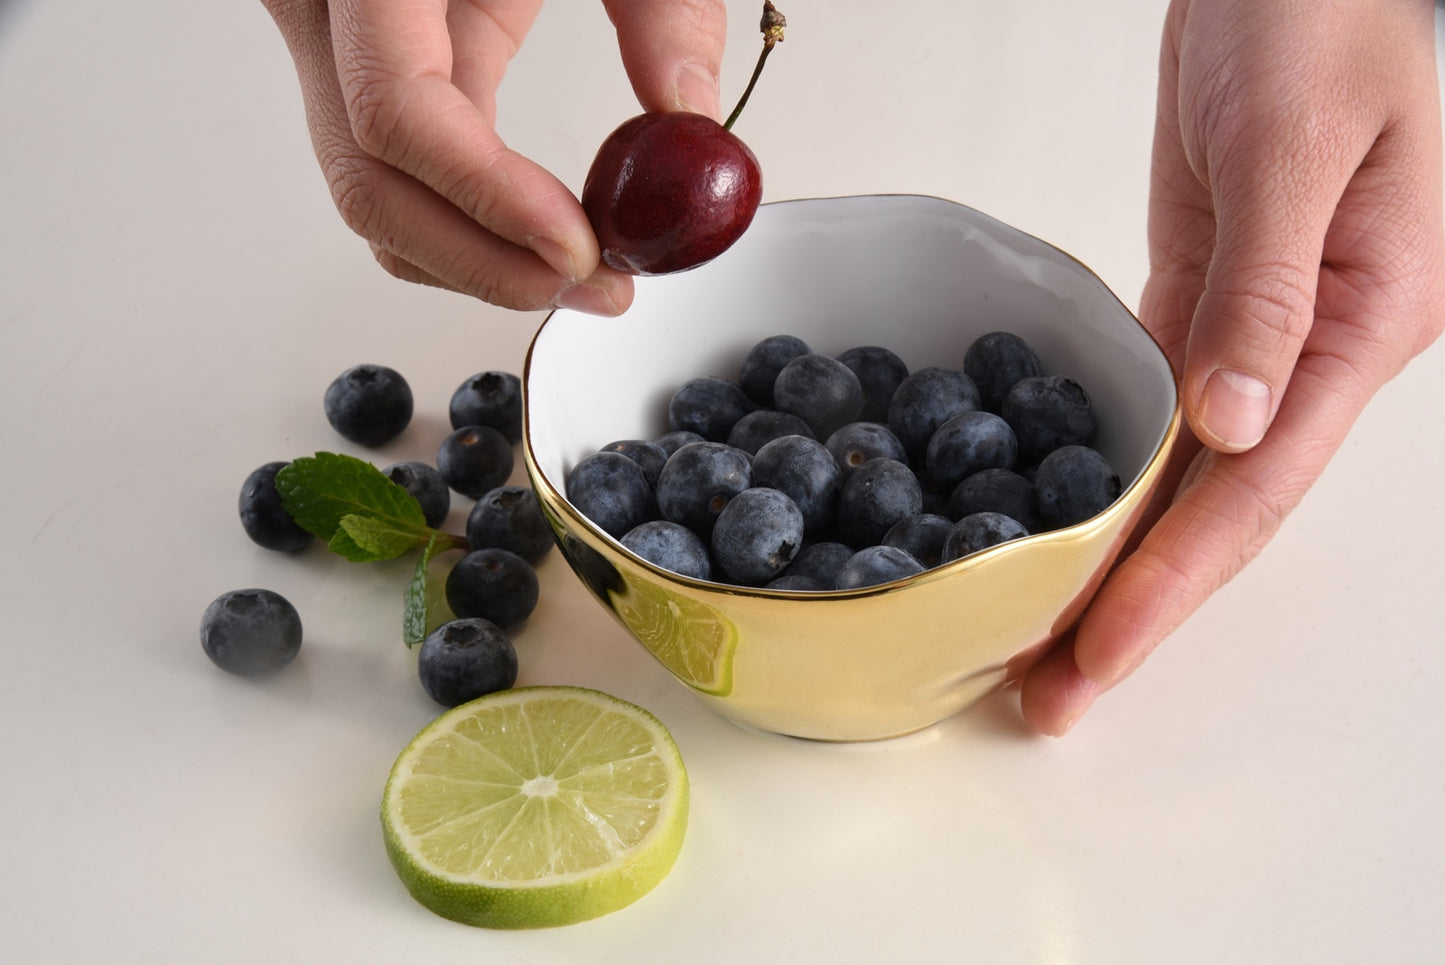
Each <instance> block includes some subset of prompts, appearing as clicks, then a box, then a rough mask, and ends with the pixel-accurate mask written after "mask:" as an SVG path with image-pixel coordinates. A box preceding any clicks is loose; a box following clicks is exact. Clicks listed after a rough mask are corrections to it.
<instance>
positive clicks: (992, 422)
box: [925, 410, 1019, 492]
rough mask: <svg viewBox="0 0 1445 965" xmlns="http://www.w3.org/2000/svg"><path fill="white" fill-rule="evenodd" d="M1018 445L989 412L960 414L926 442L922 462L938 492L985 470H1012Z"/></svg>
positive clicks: (1009, 429)
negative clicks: (923, 460)
mask: <svg viewBox="0 0 1445 965" xmlns="http://www.w3.org/2000/svg"><path fill="white" fill-rule="evenodd" d="M1018 454H1019V443H1018V439H1017V437H1015V435H1014V431H1013V429H1011V428H1010V427H1009V424H1008V423H1007V422H1005V421H1004V420H1003V418H1002V417H1000V416H996V415H994V414H993V413H992V412H984V411H982V410H974V411H972V412H961V413H959V414H958V415H956V416H954V417H953V418H952V419H949V420H948V421H947V422H945V423H944V424H943V425H941V426H939V427H938V429H937V431H935V432H934V433H933V438H931V439H929V440H928V449H927V455H926V456H925V462H926V464H927V466H928V473H929V476H930V477H931V478H932V479H933V481H934V482H935V483H937V484H938V486H939V487H940V488H941V489H946V490H948V491H950V492H951V491H952V490H953V487H955V486H957V485H958V484H959V483H961V482H963V480H964V479H966V478H967V477H969V476H971V475H973V474H974V473H976V472H982V471H983V470H985V469H1012V468H1013V467H1014V464H1015V463H1016V462H1017V461H1018Z"/></svg>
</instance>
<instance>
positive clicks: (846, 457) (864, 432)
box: [823, 422, 908, 476]
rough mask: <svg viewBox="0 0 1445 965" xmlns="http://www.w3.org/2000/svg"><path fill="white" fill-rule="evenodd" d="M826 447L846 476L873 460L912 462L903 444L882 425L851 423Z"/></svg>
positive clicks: (830, 440) (829, 441)
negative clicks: (909, 460)
mask: <svg viewBox="0 0 1445 965" xmlns="http://www.w3.org/2000/svg"><path fill="white" fill-rule="evenodd" d="M823 445H825V446H827V447H828V451H829V452H831V453H832V454H833V458H834V459H835V460H837V462H838V468H839V469H841V470H843V475H844V476H847V475H848V474H849V473H851V472H852V471H853V470H855V469H857V468H858V467H859V466H861V465H863V463H865V462H867V461H868V460H869V459H897V460H898V461H899V462H902V463H906V462H907V461H908V453H907V452H905V451H904V449H903V443H902V442H900V441H899V440H898V437H897V436H895V435H894V434H893V430H892V429H890V428H888V427H887V426H886V425H883V424H882V423H881V422H850V423H848V424H847V425H846V426H843V427H841V428H840V429H838V431H837V432H834V433H833V434H832V435H831V436H829V437H828V439H827V441H826V442H824V443H823Z"/></svg>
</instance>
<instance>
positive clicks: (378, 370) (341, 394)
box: [323, 364, 412, 447]
mask: <svg viewBox="0 0 1445 965" xmlns="http://www.w3.org/2000/svg"><path fill="white" fill-rule="evenodd" d="M323 404H324V406H325V410H326V421H327V422H330V423H331V427H332V428H333V429H335V430H336V431H337V432H338V433H340V435H341V437H342V438H343V439H346V440H348V441H350V442H354V443H356V444H357V445H359V446H368V447H375V446H380V445H383V444H385V443H387V442H390V441H391V440H392V439H395V438H396V437H397V436H399V435H401V432H402V430H403V429H405V428H406V427H407V425H409V424H410V423H411V415H412V394H411V386H409V385H407V382H406V379H404V378H402V377H401V374H400V373H399V372H397V371H396V370H395V369H391V368H387V367H386V366H384V365H369V364H364V365H355V366H352V367H351V368H349V369H347V370H346V371H345V372H342V373H341V374H340V375H338V376H337V377H336V378H335V379H334V380H332V382H331V384H330V385H329V386H327V387H326V395H325V397H324V399H323Z"/></svg>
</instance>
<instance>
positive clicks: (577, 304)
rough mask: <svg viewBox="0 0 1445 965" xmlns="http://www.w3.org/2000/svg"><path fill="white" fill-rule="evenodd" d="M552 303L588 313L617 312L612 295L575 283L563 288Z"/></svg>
mask: <svg viewBox="0 0 1445 965" xmlns="http://www.w3.org/2000/svg"><path fill="white" fill-rule="evenodd" d="M552 304H554V305H556V306H557V307H558V308H566V309H568V310H570V311H574V312H585V313H586V314H588V315H617V314H619V313H618V310H617V303H616V302H614V301H613V300H612V296H611V295H609V294H607V292H606V291H604V290H603V289H601V288H594V287H592V286H591V285H584V284H577V285H572V286H571V287H569V288H564V289H563V290H562V292H561V293H560V294H559V295H558V296H557V297H556V299H554V300H553V302H552Z"/></svg>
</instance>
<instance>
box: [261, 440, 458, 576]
mask: <svg viewBox="0 0 1445 965" xmlns="http://www.w3.org/2000/svg"><path fill="white" fill-rule="evenodd" d="M276 491H277V492H278V493H280V495H281V506H282V507H283V508H284V509H285V510H286V512H287V513H289V514H290V515H291V518H292V519H294V520H296V524H297V525H298V526H300V527H301V528H302V529H304V530H306V531H307V532H308V533H312V534H314V535H316V536H318V537H320V538H321V539H324V540H328V541H330V540H332V539H333V538H334V537H335V536H336V534H337V531H338V530H340V529H341V525H342V520H343V519H345V518H346V517H348V516H357V517H361V518H369V519H372V520H374V521H376V522H377V523H380V524H384V526H383V528H385V529H387V530H390V531H393V532H396V533H411V534H413V535H414V536H415V537H416V539H415V541H414V542H413V543H412V545H413V546H419V545H421V542H422V541H423V540H425V539H426V538H427V534H428V533H430V532H431V530H430V528H429V527H428V526H427V524H426V516H425V515H424V514H423V513H422V509H421V504H420V503H418V502H417V501H416V497H415V496H413V495H412V494H411V493H409V492H407V491H406V490H405V489H403V488H402V487H400V486H398V485H397V484H396V483H394V482H392V481H391V480H390V479H388V478H387V477H386V474H385V473H383V472H382V471H381V470H380V469H377V468H376V467H375V466H373V465H372V464H371V463H369V462H366V461H365V460H362V459H357V458H356V457H355V456H347V455H343V454H341V453H335V452H318V453H317V454H316V455H315V456H303V457H301V458H299V459H295V460H293V461H292V462H291V464H290V465H288V466H287V467H286V468H284V469H282V470H281V471H280V472H279V473H277V474H276ZM340 543H341V547H342V548H344V549H346V550H347V551H348V552H341V555H342V556H346V557H347V558H348V559H350V558H352V556H351V553H352V552H354V551H356V550H362V551H367V545H366V544H365V543H363V542H361V541H358V539H357V537H356V534H355V533H351V532H348V533H347V538H346V539H343V540H341V541H340ZM332 549H333V551H336V552H340V550H339V549H338V548H337V547H335V546H333V547H332ZM373 552H374V551H373ZM369 558H371V559H378V558H385V557H376V556H372V557H369Z"/></svg>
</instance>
